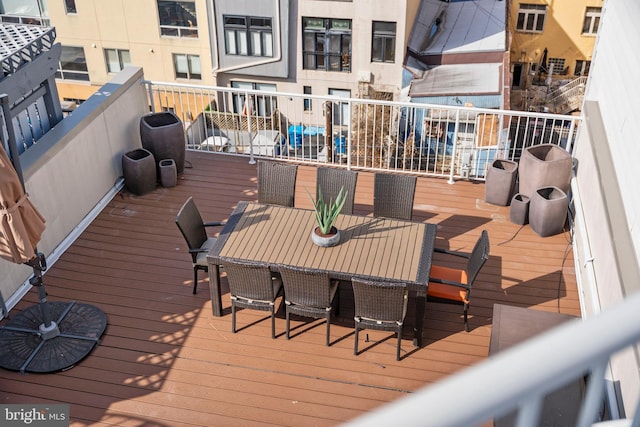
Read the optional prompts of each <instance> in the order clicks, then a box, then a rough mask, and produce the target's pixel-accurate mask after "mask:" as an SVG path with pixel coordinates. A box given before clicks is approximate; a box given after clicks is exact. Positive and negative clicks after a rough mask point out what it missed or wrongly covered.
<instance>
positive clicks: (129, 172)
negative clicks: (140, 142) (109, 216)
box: [122, 148, 157, 195]
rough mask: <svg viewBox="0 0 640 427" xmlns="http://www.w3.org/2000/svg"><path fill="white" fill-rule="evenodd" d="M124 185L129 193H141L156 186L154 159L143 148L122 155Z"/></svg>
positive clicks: (149, 190)
mask: <svg viewBox="0 0 640 427" xmlns="http://www.w3.org/2000/svg"><path fill="white" fill-rule="evenodd" d="M122 175H123V177H124V185H125V187H126V188H127V190H128V191H129V192H130V193H133V194H137V195H143V194H146V193H149V192H151V191H153V190H155V188H156V180H157V179H156V161H155V159H154V158H153V155H152V154H151V152H149V151H148V150H145V149H144V148H138V149H136V150H132V151H129V152H127V153H125V154H123V155H122Z"/></svg>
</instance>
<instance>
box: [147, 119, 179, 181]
mask: <svg viewBox="0 0 640 427" xmlns="http://www.w3.org/2000/svg"><path fill="white" fill-rule="evenodd" d="M140 139H141V140H142V147H143V148H146V149H147V150H149V151H151V153H153V156H154V157H155V158H156V162H157V163H159V162H160V160H163V159H173V161H174V162H175V163H176V170H177V173H178V174H181V173H182V172H183V171H184V158H185V154H186V143H185V137H184V128H183V126H182V121H180V119H179V118H178V116H176V115H175V114H174V113H172V112H171V111H163V112H161V113H150V114H146V115H144V116H142V117H141V118H140Z"/></svg>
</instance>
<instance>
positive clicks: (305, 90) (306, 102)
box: [302, 86, 313, 111]
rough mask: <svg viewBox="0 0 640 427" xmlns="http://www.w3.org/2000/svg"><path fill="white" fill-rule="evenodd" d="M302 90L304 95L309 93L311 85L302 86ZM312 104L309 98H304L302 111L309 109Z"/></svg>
mask: <svg viewBox="0 0 640 427" xmlns="http://www.w3.org/2000/svg"><path fill="white" fill-rule="evenodd" d="M302 92H303V93H304V94H305V95H311V86H304V87H303V88H302ZM312 105H313V104H311V98H305V99H304V111H311V106H312Z"/></svg>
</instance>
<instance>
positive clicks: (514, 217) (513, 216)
mask: <svg viewBox="0 0 640 427" xmlns="http://www.w3.org/2000/svg"><path fill="white" fill-rule="evenodd" d="M529 200H530V199H529V197H527V196H525V195H524V194H522V193H516V194H515V195H514V196H513V199H511V208H509V219H510V220H511V222H512V223H514V224H518V225H525V224H528V223H529Z"/></svg>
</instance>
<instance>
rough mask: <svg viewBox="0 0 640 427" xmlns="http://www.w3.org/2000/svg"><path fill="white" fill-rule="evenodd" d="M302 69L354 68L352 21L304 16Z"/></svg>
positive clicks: (334, 69) (340, 69)
mask: <svg viewBox="0 0 640 427" xmlns="http://www.w3.org/2000/svg"><path fill="white" fill-rule="evenodd" d="M302 31H303V42H302V68H304V69H305V70H326V71H342V72H345V71H346V72H349V71H351V20H350V19H332V18H306V17H303V18H302Z"/></svg>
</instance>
